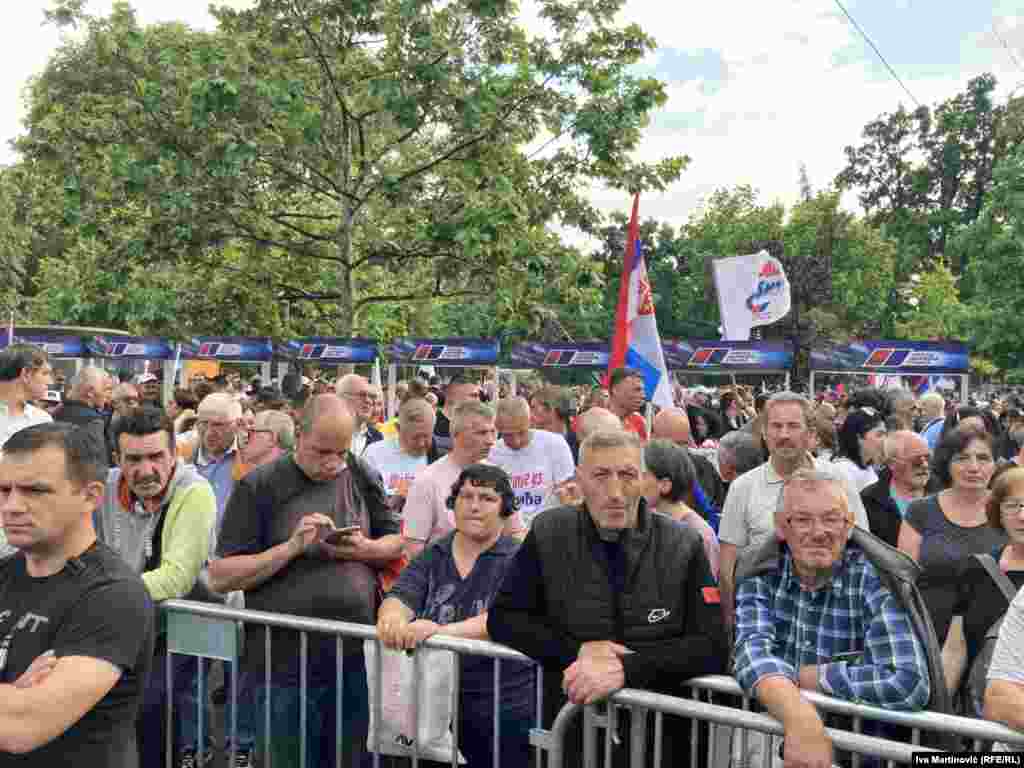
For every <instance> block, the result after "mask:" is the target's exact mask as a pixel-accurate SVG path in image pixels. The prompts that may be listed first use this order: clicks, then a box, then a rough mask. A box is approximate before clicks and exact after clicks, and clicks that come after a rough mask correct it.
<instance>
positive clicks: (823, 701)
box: [686, 675, 1024, 768]
mask: <svg viewBox="0 0 1024 768" xmlns="http://www.w3.org/2000/svg"><path fill="white" fill-rule="evenodd" d="M686 685H687V687H689V688H690V691H691V696H692V697H693V698H696V699H699V698H700V696H701V694H704V695H705V696H706V697H707V699H708V701H709V702H711V701H712V700H713V696H714V694H724V695H728V696H733V697H738V698H741V699H742V707H743V709H744V710H749V709H750V705H751V699H750V697H749V696H746V695H744V693H743V690H742V689H741V688H740V686H739V683H737V682H736V680H735V679H734V678H732V677H727V676H725V675H711V676H707V677H698V678H694V679H693V680H689V681H687V684H686ZM803 695H804V697H805V698H806V699H807V700H808V701H810V702H811V703H812V704H814V705H815V706H816V707H817V708H818V710H820V711H822V712H827V713H830V714H834V715H839V716H844V717H848V718H850V719H851V721H852V729H853V730H852V733H854V734H860V733H861V732H862V731H863V728H864V723H865V722H877V723H886V724H889V725H892V726H899V727H902V728H908V729H910V743H911V745H914V746H915V747H917V746H918V745H920V744H921V734H922V732H926V733H935V734H937V735H940V736H944V737H956V738H959V739H962V740H964V741H969V742H971V748H972V749H973V750H974V751H978V750H980V749H981V748H982V745H983V742H994V741H1004V742H1007V743H1009V744H1012V745H1014V746H1019V747H1020V748H1021V749H1024V734H1022V733H1020V732H1019V731H1015V730H1012V729H1010V728H1007V727H1006V726H1004V725H1001V724H999V723H994V722H991V721H988V720H978V719H975V718H972V717H960V716H958V715H947V714H943V713H940V712H928V711H925V712H897V711H893V710H889V709H882V708H881V707H873V706H869V705H867V704H859V703H857V702H853V701H847V700H845V699H836V698H833V697H831V696H826V695H824V694H821V693H815V692H812V691H803ZM842 748H843V749H845V747H842ZM851 751H854V752H855V754H854V758H853V765H854V768H857V765H858V763H859V760H858V755H857V753H856V751H855V750H851ZM894 759H895V760H896V761H897V762H909V759H908V760H899V759H898V758H894Z"/></svg>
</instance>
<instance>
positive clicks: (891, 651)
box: [735, 470, 931, 768]
mask: <svg viewBox="0 0 1024 768" xmlns="http://www.w3.org/2000/svg"><path fill="white" fill-rule="evenodd" d="M853 524H854V523H853V518H852V516H851V514H850V511H849V508H848V507H847V502H846V494H845V490H844V488H843V486H842V485H841V484H840V483H839V482H838V481H837V480H836V479H835V478H833V477H832V476H830V475H829V474H827V473H822V472H818V471H814V470H801V471H799V472H797V473H796V474H794V475H793V477H792V478H790V479H789V480H788V481H787V482H786V486H785V489H784V491H783V497H782V510H780V512H779V513H778V514H777V515H776V532H777V535H778V539H779V543H778V546H775V547H771V546H769V547H767V548H766V549H763V550H761V552H760V553H758V554H759V555H760V557H759V558H758V559H759V562H758V563H756V564H754V565H753V566H752V567H746V568H742V570H745V571H746V572H747V573H746V574H745V575H744V576H743V577H742V580H741V581H740V580H738V581H739V586H738V589H737V593H736V669H735V672H736V678H737V680H738V681H739V683H740V685H741V686H742V687H743V689H744V690H745V691H747V692H749V693H753V694H755V695H756V696H757V698H758V699H759V700H760V702H761V704H762V705H763V706H764V707H765V709H767V710H768V712H769V713H770V714H772V715H773V716H774V717H775V718H777V719H778V720H780V721H781V722H782V725H783V728H784V730H785V737H784V738H785V741H784V745H785V746H784V755H783V757H784V760H785V764H786V766H787V768H790V767H791V766H792V767H793V768H796V767H798V766H799V767H800V768H804V767H806V768H827V767H828V766H831V765H832V761H833V755H832V744H831V741H830V740H829V738H828V736H827V735H826V733H825V728H824V725H823V723H822V721H821V718H820V717H819V716H818V713H817V710H816V709H815V708H814V706H813V705H812V704H811V703H810V702H808V701H807V700H806V699H805V698H804V697H803V696H801V695H800V689H805V690H811V691H820V692H822V693H825V694H827V695H829V696H835V697H837V698H842V699H848V700H851V701H856V702H860V703H863V704H869V705H873V706H877V707H885V708H887V709H899V710H916V709H922V708H924V707H925V706H926V705H927V704H928V701H929V697H930V695H931V687H930V681H929V674H928V660H927V657H926V655H925V654H926V650H925V647H924V645H923V644H922V642H921V640H920V638H919V637H918V635H917V633H916V632H915V629H914V625H913V622H912V620H911V617H910V615H909V613H908V612H907V610H906V609H905V607H904V605H903V604H902V603H901V602H900V600H899V599H898V598H897V596H896V595H894V594H892V593H891V592H890V591H889V589H888V588H887V587H886V586H885V583H884V582H883V579H882V578H881V577H880V576H879V573H878V571H877V570H876V568H875V566H874V565H873V563H872V562H871V561H870V560H869V558H868V557H867V556H866V554H865V552H864V551H863V550H862V549H861V548H860V547H859V546H857V545H856V544H855V543H853V542H851V541H849V539H850V534H851V531H852V528H853ZM766 553H774V555H775V556H774V557H773V556H771V555H770V554H766ZM741 565H742V564H741Z"/></svg>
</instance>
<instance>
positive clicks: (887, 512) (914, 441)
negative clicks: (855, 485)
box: [860, 430, 931, 547]
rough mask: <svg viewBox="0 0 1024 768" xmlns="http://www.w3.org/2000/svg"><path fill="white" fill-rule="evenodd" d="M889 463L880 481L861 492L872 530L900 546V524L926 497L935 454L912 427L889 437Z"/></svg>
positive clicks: (880, 473)
mask: <svg viewBox="0 0 1024 768" xmlns="http://www.w3.org/2000/svg"><path fill="white" fill-rule="evenodd" d="M885 456H886V466H885V468H884V469H883V470H882V471H881V472H879V473H878V482H876V483H872V484H871V485H869V486H868V487H867V488H865V489H864V490H863V491H861V492H860V498H861V500H862V501H863V502H864V511H865V512H867V515H868V523H869V525H870V526H871V532H872V533H873V534H875V536H877V537H878V538H880V539H881V540H882V541H884V542H885V543H886V544H888V545H889V546H890V547H895V546H896V539H897V537H898V536H899V532H900V523H902V522H903V517H904V516H905V515H906V513H907V507H909V506H910V502H912V501H913V500H914V499H920V498H921V497H922V496H924V489H925V486H926V485H927V484H928V477H929V474H930V473H929V468H928V467H929V461H930V458H931V454H930V452H929V450H928V443H927V442H926V441H925V439H924V438H923V437H921V436H920V435H918V434H916V433H914V432H910V431H909V430H900V431H899V432H893V433H891V434H890V435H889V436H888V437H886V439H885Z"/></svg>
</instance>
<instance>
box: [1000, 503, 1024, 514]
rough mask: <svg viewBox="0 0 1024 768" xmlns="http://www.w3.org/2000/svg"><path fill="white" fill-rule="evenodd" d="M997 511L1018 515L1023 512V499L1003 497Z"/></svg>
mask: <svg viewBox="0 0 1024 768" xmlns="http://www.w3.org/2000/svg"><path fill="white" fill-rule="evenodd" d="M999 511H1000V512H1001V513H1002V514H1004V515H1019V514H1020V513H1021V512H1024V499H1003V501H1002V502H1001V503H1000V504H999Z"/></svg>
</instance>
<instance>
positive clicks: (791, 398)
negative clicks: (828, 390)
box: [763, 391, 814, 427]
mask: <svg viewBox="0 0 1024 768" xmlns="http://www.w3.org/2000/svg"><path fill="white" fill-rule="evenodd" d="M790 403H795V404H796V405H799V406H800V410H801V411H802V412H803V415H804V425H805V426H808V427H810V426H811V419H812V418H813V416H814V404H813V403H811V401H810V400H808V399H807V398H806V397H804V396H803V395H801V394H798V393H796V392H788V391H786V392H776V393H775V394H774V395H772V396H771V397H769V398H768V402H766V403H765V404H764V410H763V413H765V414H767V413H768V410H769V409H770V408H771V407H772V406H774V405H780V404H790ZM766 418H767V416H766Z"/></svg>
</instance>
